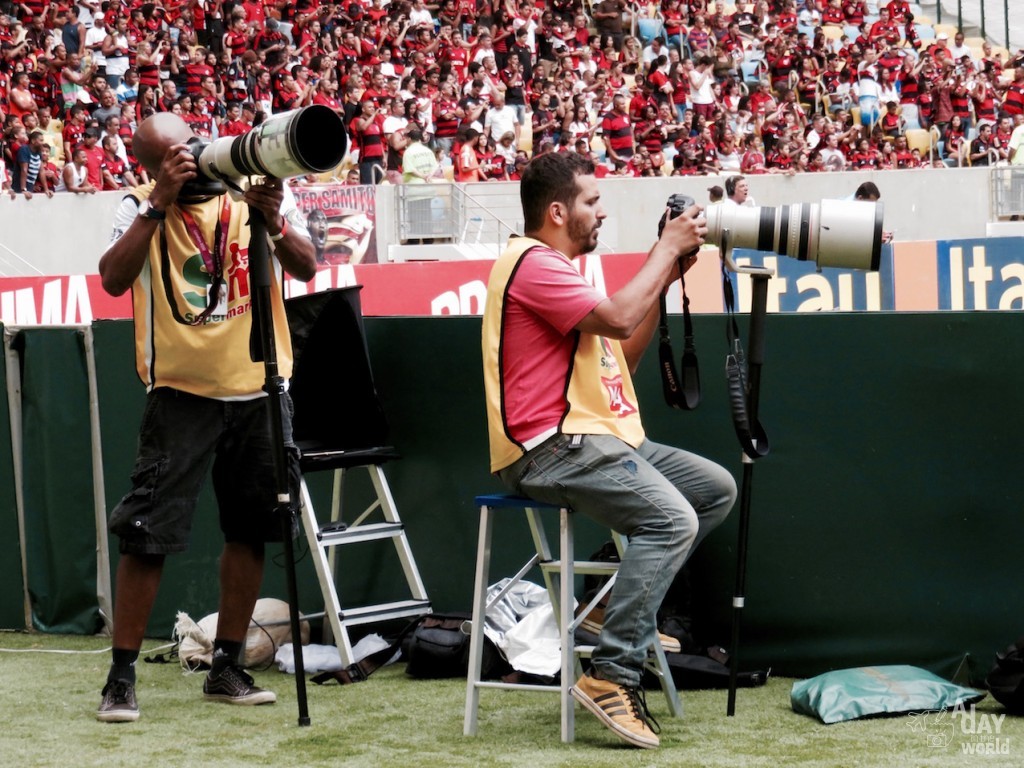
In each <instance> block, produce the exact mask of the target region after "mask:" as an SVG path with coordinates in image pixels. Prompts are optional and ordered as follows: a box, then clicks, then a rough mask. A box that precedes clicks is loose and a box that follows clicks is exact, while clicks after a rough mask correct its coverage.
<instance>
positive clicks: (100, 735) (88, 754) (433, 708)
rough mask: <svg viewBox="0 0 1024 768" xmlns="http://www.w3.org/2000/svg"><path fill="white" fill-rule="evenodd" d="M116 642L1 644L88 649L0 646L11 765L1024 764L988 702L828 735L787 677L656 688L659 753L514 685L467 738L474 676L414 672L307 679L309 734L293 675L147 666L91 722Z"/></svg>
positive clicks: (0, 752) (5, 742) (1012, 729)
mask: <svg viewBox="0 0 1024 768" xmlns="http://www.w3.org/2000/svg"><path fill="white" fill-rule="evenodd" d="M106 642H107V641H106V640H104V639H102V638H84V637H67V636H52V635H27V634H19V633H2V634H0V648H3V649H17V650H21V651H27V650H34V651H43V650H46V651H55V650H58V649H60V650H73V651H77V652H78V653H73V654H56V653H38V652H30V653H25V652H19V653H11V652H7V651H6V650H5V651H3V652H0V673H2V674H0V681H2V689H0V716H2V730H0V766H3V768H9V767H14V766H17V767H19V768H20V767H21V766H53V767H54V768H57V767H58V766H59V767H60V768H64V767H65V766H121V765H125V766H134V767H137V768H149V767H150V766H156V767H159V766H175V767H179V766H188V765H193V766H210V767H211V768H213V767H217V766H262V765H273V766H280V767H281V768H290V767H291V766H368V767H369V766H374V767H375V768H376V767H384V768H390V767H391V766H432V767H433V768H446V767H447V766H522V767H523V768H532V767H533V766H573V768H576V767H585V768H604V767H605V766H607V767H608V768H613V767H614V768H619V767H620V766H709V767H714V766H743V767H744V768H747V767H748V766H749V767H750V768H755V767H758V766H764V767H766V768H789V766H842V767H843V768H854V767H855V766H869V767H871V768H876V767H877V768H904V767H911V766H927V767H929V768H931V767H936V768H938V767H939V766H957V768H961V767H962V766H970V765H979V766H993V767H995V766H998V768H1010V767H1011V766H1024V719H1021V718H1018V719H1013V718H1010V717H1006V718H1005V719H1002V720H999V719H998V715H999V714H1001V713H1002V711H1001V710H1000V709H999V707H998V705H997V704H996V703H995V702H993V701H991V699H986V700H985V701H983V702H982V703H981V704H979V705H978V708H977V716H976V722H978V723H981V722H982V721H984V722H986V723H987V724H988V725H989V726H991V727H992V730H993V731H994V726H995V725H996V724H997V723H998V727H999V733H994V732H984V733H979V734H976V735H972V734H964V733H962V732H961V730H960V729H959V728H957V729H956V730H955V731H954V727H953V725H952V724H951V722H950V720H947V721H946V725H945V726H944V727H942V728H938V727H936V728H933V729H931V730H927V729H922V728H920V727H918V728H916V729H915V728H914V727H913V725H914V719H912V718H910V717H893V718H884V719H872V720H862V721H856V722H850V723H840V724H837V725H831V726H825V725H821V724H820V723H818V722H817V721H815V720H812V719H810V718H808V717H804V716H801V715H797V714H794V713H793V712H792V710H791V709H790V707H789V691H790V686H791V685H792V682H793V681H792V680H786V679H772V680H769V682H768V684H767V685H766V686H765V687H763V688H759V689H747V690H741V691H740V692H739V698H738V704H737V715H736V717H732V718H728V717H726V716H725V704H726V693H725V691H697V692H693V691H686V692H683V694H682V695H683V704H684V708H685V709H686V715H685V717H684V718H683V719H682V720H678V719H670V718H668V717H667V714H666V710H665V702H664V699H663V698H662V697H661V695H660V693H658V692H655V691H651V692H650V694H649V695H648V705H649V706H650V707H651V709H652V711H653V713H654V715H655V717H658V719H659V720H660V722H661V725H662V735H661V740H662V747H661V749H659V750H657V751H640V750H633V749H629V748H625V747H622V746H620V743H619V742H618V740H617V739H615V738H614V737H613V736H612V735H611V734H610V733H609V732H607V731H606V730H605V729H604V728H602V727H601V726H600V725H598V723H597V721H596V720H595V719H594V718H593V717H592V716H590V715H589V714H588V713H586V712H584V711H581V710H577V725H576V742H575V743H574V744H562V743H561V742H560V741H559V736H558V734H559V726H558V704H557V698H556V697H555V696H554V695H544V696H540V695H537V694H531V693H520V692H513V691H486V690H485V691H483V692H482V694H481V715H480V732H479V735H478V736H477V737H475V738H464V737H463V736H462V714H463V704H464V699H465V683H464V681H462V680H442V681H421V680H412V679H410V678H408V677H407V676H406V675H405V672H404V665H396V666H393V667H388V668H385V669H382V670H380V671H378V672H377V673H376V674H374V676H373V677H372V678H371V679H370V680H368V681H367V682H365V683H360V684H357V685H351V686H345V687H339V686H337V685H331V686H325V687H319V686H316V685H312V684H310V685H309V686H308V687H307V690H308V700H309V713H310V718H311V720H312V725H311V726H310V727H305V728H300V727H299V726H298V725H297V713H298V710H297V706H296V701H295V680H294V678H293V677H291V676H287V675H283V674H280V673H278V672H277V671H276V670H270V671H266V672H258V673H256V674H255V677H256V679H257V682H258V684H259V685H262V686H263V687H267V688H271V689H272V690H274V691H275V692H276V693H277V695H278V703H277V704H276V705H273V706H263V707H253V708H248V707H229V706H225V705H223V704H214V703H209V702H205V701H203V699H202V697H201V688H202V677H201V676H199V675H187V674H183V673H182V670H181V669H180V668H179V667H178V666H177V665H152V664H142V663H141V662H140V665H139V667H140V668H139V686H138V694H139V703H140V706H141V709H142V717H141V719H140V720H139V722H137V723H127V724H104V723H99V722H97V721H96V720H95V719H94V716H93V714H94V711H95V708H96V705H97V703H98V702H99V692H100V688H101V686H102V683H103V681H104V678H105V675H106V670H107V665H108V659H109V654H107V653H88V652H90V651H97V650H100V649H102V648H104V647H105V644H106ZM156 645H158V643H157V642H155V641H154V642H152V643H150V644H149V645H148V646H147V647H148V648H152V647H155V646H156ZM996 738H998V739H999V740H1000V741H999V742H998V743H997V744H998V745H999V746H1001V745H1004V744H1005V745H1006V747H1002V748H1004V749H1006V748H1008V750H1009V754H995V755H980V756H979V755H974V754H970V755H967V754H965V753H964V749H965V746H964V745H965V744H968V745H971V744H975V743H979V742H985V741H988V742H991V743H996V742H994V741H993V740H994V739H996ZM933 741H939V742H948V743H944V744H941V746H933V745H932V742H933ZM968 748H970V747H968Z"/></svg>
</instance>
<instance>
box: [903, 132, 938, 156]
mask: <svg viewBox="0 0 1024 768" xmlns="http://www.w3.org/2000/svg"><path fill="white" fill-rule="evenodd" d="M906 136H907V147H908V148H909V149H917V150H919V151H920V152H921V159H924V158H926V157H928V158H930V157H931V153H932V148H933V147H934V146H935V144H934V139H935V135H934V134H933V133H932V132H931V131H929V130H927V129H925V128H918V129H916V130H914V129H908V130H907V133H906ZM930 162H931V160H930V159H929V163H930Z"/></svg>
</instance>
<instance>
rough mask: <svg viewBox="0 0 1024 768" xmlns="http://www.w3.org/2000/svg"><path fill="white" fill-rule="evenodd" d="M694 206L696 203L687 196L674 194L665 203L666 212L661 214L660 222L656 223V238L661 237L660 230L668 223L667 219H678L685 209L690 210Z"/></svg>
mask: <svg viewBox="0 0 1024 768" xmlns="http://www.w3.org/2000/svg"><path fill="white" fill-rule="evenodd" d="M696 204H697V201H696V200H694V199H693V198H692V197H690V196H689V195H684V194H675V195H672V196H671V197H669V199H668V203H667V205H668V210H667V211H665V213H664V214H662V216H661V221H659V222H658V237H661V233H662V230H664V229H665V224H666V222H668V221H669V219H674V218H676V217H678V216H679V215H680V214H681V213H682V212H683V211H685V210H686V209H687V208H690V207H692V206H694V205H696Z"/></svg>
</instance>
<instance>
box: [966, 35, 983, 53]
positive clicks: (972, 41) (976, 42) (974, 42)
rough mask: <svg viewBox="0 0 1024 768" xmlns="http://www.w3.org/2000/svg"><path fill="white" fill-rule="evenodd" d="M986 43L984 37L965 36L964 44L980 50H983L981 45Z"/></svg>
mask: <svg viewBox="0 0 1024 768" xmlns="http://www.w3.org/2000/svg"><path fill="white" fill-rule="evenodd" d="M984 44H985V38H984V37H965V38H964V45H966V46H967V47H968V48H977V49H978V50H979V51H980V50H981V46H982V45H984Z"/></svg>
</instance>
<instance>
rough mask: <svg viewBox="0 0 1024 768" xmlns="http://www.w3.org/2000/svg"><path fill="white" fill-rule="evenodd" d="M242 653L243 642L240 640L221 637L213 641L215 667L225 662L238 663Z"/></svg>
mask: <svg viewBox="0 0 1024 768" xmlns="http://www.w3.org/2000/svg"><path fill="white" fill-rule="evenodd" d="M241 654H242V643H240V642H238V641H235V640H221V639H220V638H217V639H216V640H214V641H213V667H214V668H215V669H217V668H220V667H222V666H224V665H225V664H237V663H238V659H239V657H240V656H241Z"/></svg>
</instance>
